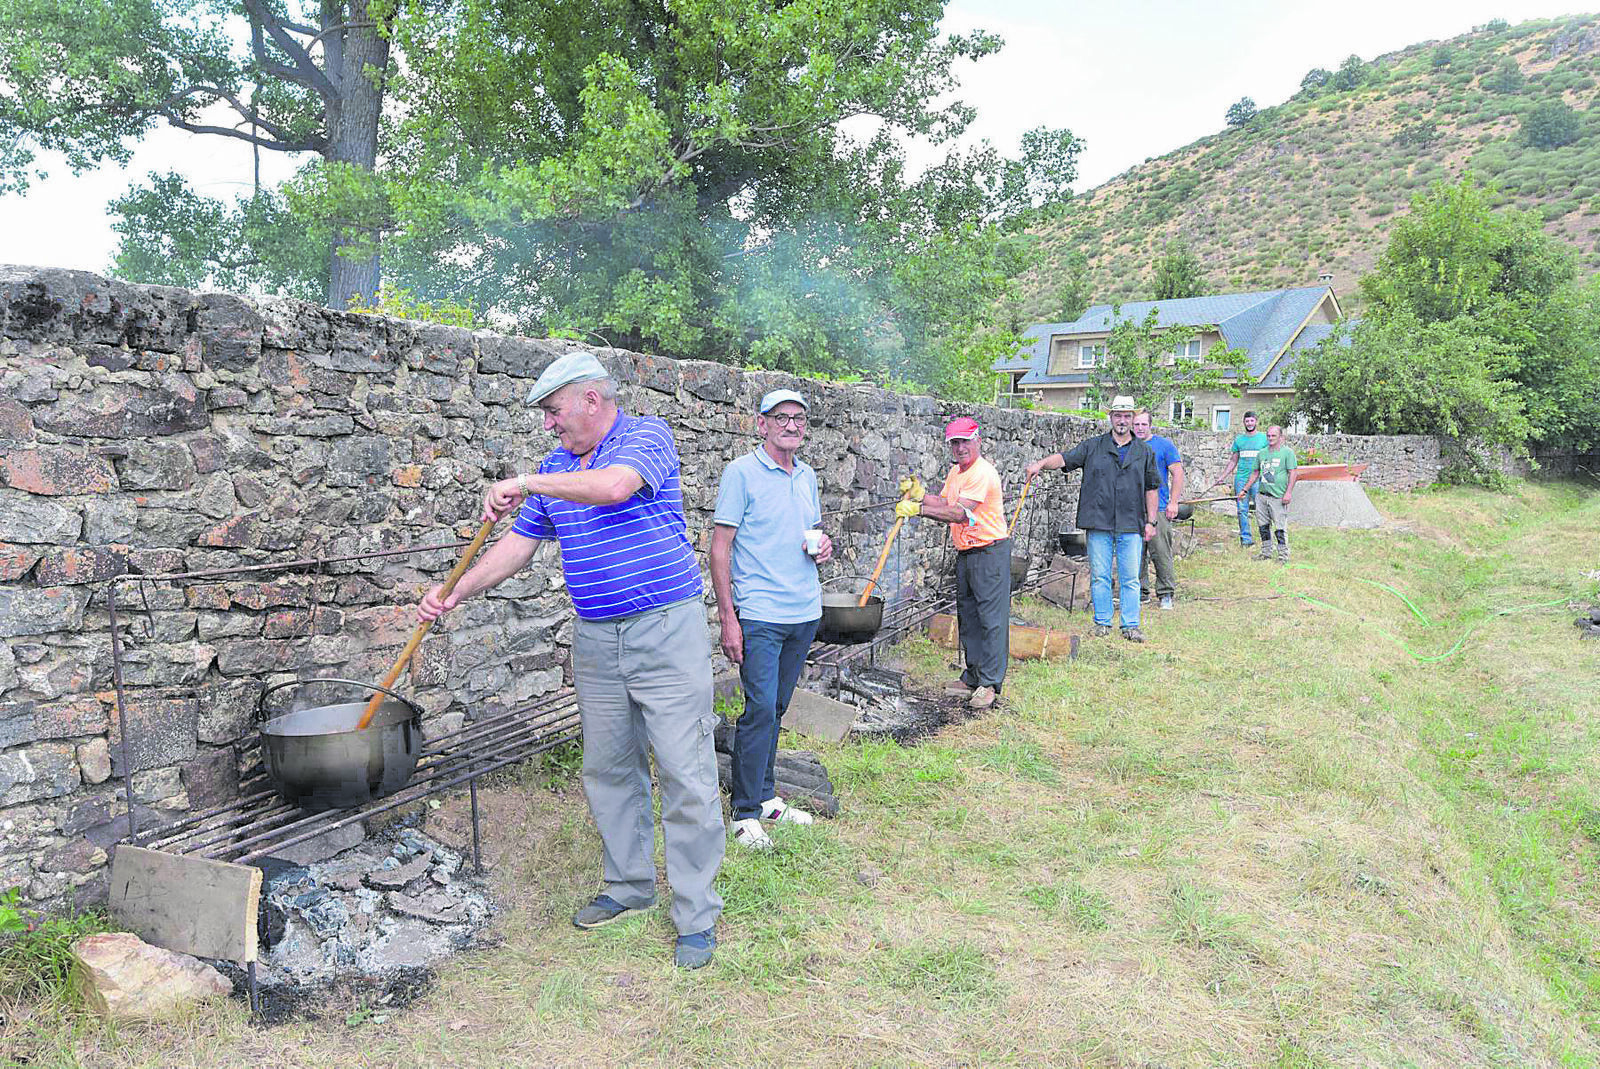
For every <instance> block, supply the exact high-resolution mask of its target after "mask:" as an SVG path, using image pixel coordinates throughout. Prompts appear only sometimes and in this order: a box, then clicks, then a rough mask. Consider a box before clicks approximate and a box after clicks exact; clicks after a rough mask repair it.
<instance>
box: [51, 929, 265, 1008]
mask: <svg viewBox="0 0 1600 1069" xmlns="http://www.w3.org/2000/svg"><path fill="white" fill-rule="evenodd" d="M72 958H73V962H74V964H75V965H76V968H75V969H74V970H73V980H74V982H75V983H76V984H77V987H78V991H79V993H80V994H81V995H82V996H83V1003H84V1005H85V1006H87V1007H88V1008H89V1009H91V1010H93V1011H94V1012H95V1013H98V1014H99V1015H100V1016H102V1017H109V1018H112V1019H114V1020H139V1019H143V1018H149V1017H161V1016H165V1015H167V1014H169V1013H172V1012H174V1011H175V1010H179V1009H182V1008H183V1007H185V1006H188V1005H190V1004H191V1003H195V1002H199V1001H201V1000H203V999H208V998H217V997H219V996H226V995H228V994H230V993H231V992H232V991H233V985H232V984H231V983H229V982H228V980H227V978H225V977H224V976H223V975H222V974H221V973H219V972H218V971H217V970H215V969H213V968H212V967H211V966H209V965H207V964H206V963H205V962H203V961H200V960H199V959H198V958H192V957H190V956H189V955H187V954H177V953H174V952H173V951H170V950H162V949H161V948H160V947H153V946H151V945H150V944H149V943H146V942H145V941H144V940H143V939H140V938H139V937H138V936H136V935H133V934H132V933H130V932H102V933H100V934H98V935H87V936H84V937H83V938H82V939H80V940H78V941H77V942H76V943H74V944H72Z"/></svg>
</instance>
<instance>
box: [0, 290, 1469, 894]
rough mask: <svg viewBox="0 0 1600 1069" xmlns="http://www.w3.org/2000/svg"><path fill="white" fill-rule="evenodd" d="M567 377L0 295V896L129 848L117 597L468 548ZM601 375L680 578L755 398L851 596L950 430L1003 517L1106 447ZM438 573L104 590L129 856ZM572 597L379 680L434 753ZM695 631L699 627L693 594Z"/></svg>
mask: <svg viewBox="0 0 1600 1069" xmlns="http://www.w3.org/2000/svg"><path fill="white" fill-rule="evenodd" d="M574 347H575V345H574V343H569V342H562V341H542V340H535V339H527V338H516V337H505V336H501V335H497V334H494V333H490V332H486V331H477V332H474V331H468V330H464V329H460V328H454V327H445V326H438V325H432V324H424V323H415V322H409V321H404V320H396V319H387V318H384V317H379V316H368V315H355V314H348V313H341V312H336V311H332V310H329V309H326V308H321V307H318V306H315V305H310V304H304V303H301V302H295V301H286V300H273V299H263V300H254V301H252V300H246V299H244V298H240V297H236V296H231V295H227V294H214V293H191V292H188V291H185V290H181V289H174V288H169V287H159V286H135V285H129V284H125V283H120V282H114V281H108V280H106V279H104V278H100V277H98V276H95V275H92V274H88V273H83V272H68V271H57V270H45V269H34V268H26V267H0V640H3V643H0V888H6V887H14V886H19V887H22V888H23V889H24V891H25V894H26V895H27V897H28V898H29V899H31V900H33V901H35V902H39V903H65V902H89V901H96V900H99V899H101V898H103V896H104V891H105V863H106V855H107V850H108V849H109V848H110V847H111V845H112V844H113V843H114V842H115V841H116V840H117V839H118V838H119V837H120V836H121V835H122V834H123V833H124V832H125V830H126V826H127V814H126V804H125V800H124V795H123V788H122V779H121V777H122V774H123V767H122V755H121V752H120V746H119V745H117V743H118V742H119V740H120V734H119V728H118V725H117V724H116V723H115V719H116V716H115V701H114V694H113V692H112V671H111V669H112V665H111V640H110V635H109V630H108V618H107V613H106V590H107V582H106V581H107V580H109V579H111V578H112V577H115V576H119V575H126V574H136V575H137V574H143V575H156V574H162V573H171V572H177V571H192V570H200V569H212V568H226V567H234V566H238V565H242V564H254V563H262V562H273V561H284V560H289V559H295V558H298V557H309V556H317V557H328V556H356V557H361V555H363V554H368V553H372V552H375V551H379V550H385V549H392V548H397V547H400V546H404V545H411V544H421V545H429V544H436V543H443V542H448V541H453V540H455V539H456V538H459V537H466V536H469V535H470V534H471V533H472V531H473V529H474V528H475V526H476V520H475V517H476V514H477V510H478V507H479V501H480V495H481V493H482V490H483V487H484V485H485V483H486V482H487V481H489V480H490V479H493V478H499V477H501V476H503V475H505V474H507V473H511V472H514V471H516V470H525V469H527V468H530V467H531V466H532V465H533V464H534V463H536V461H537V458H539V457H540V456H542V455H543V454H544V453H546V452H547V451H548V450H549V448H550V447H551V439H550V438H549V436H548V435H546V434H545V433H544V432H543V430H542V428H541V426H540V420H539V419H538V417H537V413H536V412H534V411H532V410H530V409H529V408H528V406H527V405H526V404H525V403H524V398H525V396H526V393H527V388H528V386H529V384H530V383H531V381H532V380H533V379H534V378H535V377H536V376H537V375H538V373H539V371H541V370H542V369H543V368H544V366H545V365H546V364H547V363H548V362H549V361H550V360H551V359H553V358H555V357H556V356H558V355H560V354H561V353H563V352H566V351H568V350H570V349H572V348H574ZM600 355H601V357H602V359H603V360H605V362H606V363H607V365H608V366H609V367H610V368H611V369H612V371H613V372H614V374H615V375H616V377H617V379H618V381H619V383H620V384H621V387H622V402H623V405H624V407H625V408H626V409H628V410H629V411H633V412H638V413H647V414H652V415H659V416H661V417H662V418H664V419H666V420H667V421H668V422H669V423H670V424H671V425H672V427H673V429H674V431H675V434H676V436H677V441H678V445H679V449H680V452H681V454H682V459H683V485H684V495H685V500H686V503H687V511H688V522H689V533H690V537H691V538H692V539H693V540H694V541H695V544H696V545H697V546H698V547H699V548H700V549H701V550H702V552H703V551H704V549H705V547H706V545H707V544H708V542H709V527H710V522H711V519H710V517H711V508H712V505H713V499H714V496H715V492H716V486H717V480H718V477H719V475H720V473H721V470H722V468H723V466H724V465H725V464H726V463H727V462H728V461H729V460H731V459H733V458H734V457H735V456H737V455H739V454H741V453H743V452H744V451H745V450H747V449H749V448H751V447H752V445H753V444H754V439H753V433H754V420H753V416H752V409H753V405H754V401H755V399H756V398H757V397H759V396H760V395H761V394H762V393H764V392H765V391H767V390H769V389H772V388H775V387H777V386H791V387H794V388H797V389H800V390H801V391H802V392H804V393H805V394H806V395H807V396H808V397H809V398H811V399H812V401H813V407H812V410H811V411H812V416H813V420H814V428H813V430H812V432H811V435H810V440H809V442H808V445H807V447H806V449H805V451H804V453H803V456H804V457H805V459H807V460H808V461H809V462H810V463H811V464H812V465H813V466H814V467H815V468H816V469H817V471H818V474H819V476H820V483H821V487H822V494H823V507H824V513H825V520H824V526H825V527H826V528H827V529H828V530H829V531H830V533H832V534H833V535H834V537H835V540H836V543H837V545H838V552H839V556H840V564H839V565H837V566H833V565H830V566H829V567H828V569H827V573H826V574H831V575H860V574H863V573H867V572H870V570H871V568H872V565H873V563H874V561H875V559H876V556H877V553H878V551H879V550H880V549H881V546H882V540H883V537H884V535H885V533H886V532H887V529H888V527H889V524H890V517H889V512H888V510H887V509H886V508H882V507H879V508H876V509H870V510H864V511H862V510H859V509H860V508H861V506H864V505H868V504H870V503H875V502H878V503H881V502H887V501H892V499H893V498H894V497H895V496H896V495H897V491H896V489H895V484H896V483H897V482H898V480H899V479H900V477H901V476H902V475H904V474H906V473H908V472H912V471H915V472H917V473H918V474H920V475H921V476H922V478H923V479H924V481H926V482H928V483H929V485H930V486H931V487H932V488H933V489H935V490H937V488H938V486H939V483H940V481H941V480H942V478H943V474H944V472H945V470H946V469H947V467H948V461H947V459H946V457H947V454H946V452H945V449H944V445H943V440H942V435H941V428H942V426H943V424H944V422H945V421H946V420H948V419H949V418H951V417H952V416H954V415H956V414H966V413H970V414H974V415H976V416H977V418H978V419H979V420H980V421H981V422H982V423H983V426H984V434H985V442H986V453H987V454H988V455H989V456H990V457H991V458H992V459H993V460H994V461H995V462H996V464H997V465H998V466H999V467H1000V470H1001V472H1002V475H1003V476H1004V478H1005V481H1006V486H1007V499H1008V510H1009V509H1010V508H1011V507H1012V504H1011V503H1014V502H1015V500H1016V495H1017V493H1018V492H1019V491H1020V489H1021V485H1022V469H1023V466H1024V465H1025V464H1026V463H1027V462H1028V461H1029V460H1031V459H1033V458H1034V457H1037V456H1040V455H1043V454H1045V453H1048V452H1053V451H1055V450H1056V449H1059V448H1062V447H1063V446H1070V445H1071V444H1074V443H1075V442H1077V441H1080V440H1082V439H1083V438H1084V437H1087V436H1088V435H1090V434H1092V433H1096V432H1097V431H1098V430H1099V429H1100V428H1099V426H1098V425H1096V424H1094V423H1091V422H1088V421H1085V420H1081V419H1077V418H1074V417H1070V416H1065V415H1057V414H1048V413H1037V412H1027V411H1019V410H1012V409H1000V408H992V407H988V406H977V407H976V408H974V407H973V406H963V405H951V404H945V403H942V402H939V401H937V400H935V399H934V398H931V397H926V396H907V395H903V394H897V393H892V392H888V391H885V390H881V389H877V388H874V387H868V386H858V385H840V384H826V383H818V382H810V381H805V380H800V379H796V378H795V377H793V376H790V375H785V374H780V373H773V372H749V371H740V370H738V369H736V368H731V367H728V366H726V365H722V364H717V363H710V362H701V361H682V362H680V361H674V360H668V359H663V358H661V357H655V356H649V355H643V354H637V353H629V352H621V351H615V350H612V351H606V352H602V353H601V354H600ZM1178 441H1179V443H1180V446H1181V448H1182V449H1183V451H1184V453H1185V456H1186V459H1190V460H1192V463H1193V465H1194V467H1195V469H1196V471H1195V474H1194V477H1196V478H1199V479H1201V480H1207V479H1209V478H1210V477H1211V475H1212V474H1213V473H1215V472H1216V471H1219V470H1220V468H1221V466H1222V465H1223V464H1225V463H1226V457H1227V444H1228V437H1227V436H1225V435H1207V434H1199V433H1194V432H1184V433H1182V434H1180V435H1179V436H1178ZM1302 441H1304V442H1306V443H1308V444H1316V445H1317V446H1318V447H1319V448H1323V449H1325V450H1326V451H1327V452H1329V453H1330V454H1333V455H1336V456H1338V457H1339V459H1342V460H1349V461H1353V462H1367V463H1370V464H1371V465H1372V467H1371V468H1370V469H1369V471H1368V473H1367V480H1368V481H1369V482H1370V483H1372V484H1373V485H1378V486H1384V487H1386V488H1389V489H1396V490H1404V489H1410V488H1412V487H1416V486H1424V485H1427V484H1429V483H1431V482H1432V481H1433V480H1434V478H1435V476H1436V474H1437V471H1438V465H1439V459H1438V454H1439V449H1438V444H1437V443H1436V442H1434V441H1433V440H1432V439H1398V438H1396V439H1359V438H1318V437H1311V438H1305V439H1302ZM1075 497H1076V480H1063V479H1061V478H1060V477H1056V476H1052V477H1049V478H1047V479H1046V480H1045V481H1044V482H1043V484H1042V485H1041V486H1039V487H1036V488H1035V490H1034V492H1033V493H1032V494H1030V497H1029V504H1028V510H1027V513H1026V514H1025V516H1024V519H1023V522H1022V524H1021V528H1020V531H1019V538H1018V542H1019V545H1021V546H1024V547H1025V548H1026V549H1027V550H1028V551H1029V553H1030V554H1031V555H1032V556H1033V557H1034V559H1035V560H1038V561H1044V560H1046V559H1048V557H1049V556H1050V554H1051V553H1052V552H1053V551H1054V541H1055V528H1056V526H1058V524H1059V522H1060V520H1061V518H1062V517H1063V516H1066V517H1070V516H1071V512H1070V510H1071V509H1072V508H1073V507H1074V505H1075ZM851 510H858V511H851ZM946 544H947V538H946V537H945V533H944V529H943V528H942V527H941V526H938V525H935V524H933V523H931V522H929V521H917V522H914V523H912V524H909V525H907V527H906V530H905V532H904V533H903V534H902V536H901V538H900V540H899V542H898V543H897V545H896V549H895V552H894V554H893V555H892V556H891V559H890V562H889V565H888V567H887V568H886V569H885V573H884V580H883V585H884V588H885V590H886V592H887V593H888V594H889V595H890V597H891V598H893V597H899V596H907V595H909V594H912V593H914V592H916V591H917V590H919V589H921V588H923V587H926V586H927V585H929V584H930V583H934V582H936V581H937V577H938V575H939V573H940V570H941V569H944V568H948V567H949V557H948V550H947V548H946ZM455 555H456V554H455V551H439V552H433V553H429V554H425V555H421V556H413V557H401V558H387V559H374V558H366V559H357V560H354V561H352V562H347V563H344V564H335V565H330V566H328V567H326V568H323V569H318V570H315V571H308V572H296V573H288V574H283V573H272V574H266V575H262V576H256V577H249V578H243V579H233V580H229V581H213V582H188V583H178V582H159V581H148V582H123V583H121V584H119V590H120V593H119V606H120V607H121V608H122V610H123V611H124V612H125V613H127V618H126V619H125V621H124V624H123V627H122V637H123V639H124V642H125V644H126V658H125V664H124V680H125V683H126V686H127V694H128V698H129V707H128V717H129V728H130V731H131V734H130V741H131V748H130V762H131V764H132V768H133V773H134V775H133V788H134V804H135V805H136V807H138V813H137V817H138V820H139V823H140V826H141V827H148V826H149V825H150V823H151V822H159V821H161V820H162V819H165V818H170V817H172V816H173V815H176V814H181V813H183V812H185V811H188V810H191V809H198V808H203V807H209V806H213V805H217V804H220V803H222V802H225V801H227V800H229V799H230V798H232V797H234V796H236V792H237V785H238V782H239V776H240V773H241V771H242V770H244V769H245V768H247V767H248V766H249V764H250V763H251V762H252V761H253V760H254V751H253V750H251V749H249V748H248V747H247V746H246V745H245V743H247V742H248V741H249V740H250V739H251V737H252V736H253V727H252V723H251V720H252V716H253V709H254V705H255V701H256V698H257V696H258V695H259V693H260V691H261V689H262V688H263V687H264V686H266V685H268V684H269V683H272V682H277V681H280V680H287V679H294V678H301V679H304V678H310V677H312V676H316V675H328V676H341V677H347V678H352V679H357V680H370V679H377V678H380V677H381V676H382V674H383V672H384V670H385V669H386V668H387V667H388V665H389V664H390V663H392V661H393V658H394V656H395V654H396V652H397V651H398V649H399V647H400V646H401V644H403V642H404V641H405V639H406V638H407V637H408V635H409V633H410V630H411V628H412V625H413V622H414V616H413V607H414V604H415V601H416V599H417V597H418V596H420V593H421V592H422V591H423V590H425V589H426V588H427V586H428V585H430V584H431V583H433V582H437V581H438V580H439V579H440V578H442V576H443V573H444V572H446V571H447V570H448V569H449V568H450V566H451V565H452V564H453V563H454V560H455ZM562 586H563V584H562V577H561V572H560V568H559V564H558V562H557V561H556V560H555V559H554V555H553V554H552V555H549V556H548V557H547V558H546V559H544V560H540V561H536V562H535V563H534V565H533V566H531V567H530V568H529V569H528V570H527V571H526V572H525V573H524V574H522V575H520V576H518V577H516V578H514V579H512V580H510V581H508V582H507V583H505V584H503V585H502V586H501V587H499V588H498V589H496V590H495V591H494V592H492V594H490V595H489V596H487V597H484V598H482V599H478V600H476V601H473V602H470V603H468V604H467V605H464V606H462V607H461V608H460V609H458V610H457V611H456V612H454V613H452V614H451V615H450V616H449V617H448V618H446V620H444V621H442V622H441V624H440V626H438V627H436V628H435V629H434V631H433V632H432V633H431V634H430V635H429V637H428V639H427V640H426V642H425V643H424V644H423V646H422V647H421V649H420V650H419V652H418V655H417V657H416V658H415V660H414V661H413V663H412V666H411V669H410V672H409V675H408V676H404V677H402V680H401V686H402V688H403V689H404V690H405V691H406V692H407V693H408V694H410V695H411V696H412V697H413V698H414V699H415V700H416V701H418V702H419V704H421V705H422V707H423V708H424V710H425V714H426V718H425V724H426V726H427V727H428V729H429V730H430V731H442V730H449V729H452V728H454V727H456V726H458V725H459V724H461V723H462V722H463V721H465V720H467V719H470V718H476V717H479V716H485V715H491V714H492V713H493V712H495V711H496V710H497V709H501V708H503V707H505V706H506V705H508V704H511V703H519V702H522V701H525V700H527V699H529V698H531V697H534V696H536V695H539V694H543V693H548V692H549V691H551V690H553V689H555V688H558V687H560V686H562V685H563V683H564V681H565V680H566V678H567V676H566V661H567V649H566V647H567V645H568V641H569V636H570V630H571V625H570V605H569V603H568V602H567V600H566V597H565V594H564V591H563V589H562ZM708 588H709V584H708ZM707 606H708V609H707V611H708V618H709V616H710V615H711V614H713V613H714V610H713V609H712V608H711V607H710V597H709V591H708V596H707ZM146 607H148V612H146ZM719 660H720V657H719ZM297 696H298V697H302V698H304V697H306V695H303V694H302V695H297ZM311 697H312V698H313V699H314V700H318V701H325V700H333V699H332V697H331V695H330V694H327V693H324V694H320V695H312V696H311ZM340 700H349V699H348V697H347V696H341V699H340Z"/></svg>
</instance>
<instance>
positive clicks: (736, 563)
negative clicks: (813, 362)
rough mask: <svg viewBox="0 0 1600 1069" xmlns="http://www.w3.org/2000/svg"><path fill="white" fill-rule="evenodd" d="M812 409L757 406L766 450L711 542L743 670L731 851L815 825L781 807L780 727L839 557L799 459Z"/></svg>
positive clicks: (728, 639)
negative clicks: (822, 574)
mask: <svg viewBox="0 0 1600 1069" xmlns="http://www.w3.org/2000/svg"><path fill="white" fill-rule="evenodd" d="M806 411H807V406H806V401H805V398H803V397H801V396H800V395H799V394H798V393H795V392H794V391H793V390H772V391H770V392H768V393H767V394H765V395H764V396H763V397H762V398H761V401H760V402H759V403H758V404H757V405H756V434H758V435H760V437H761V444H760V445H758V446H756V448H754V449H752V450H751V451H750V452H748V453H746V454H745V455H744V456H742V457H739V458H738V459H736V460H734V461H733V463H731V464H729V465H728V466H727V467H726V468H724V469H723V472H722V482H721V485H720V486H719V487H718V489H717V508H716V512H715V514H714V516H713V520H714V522H715V523H716V528H715V530H713V531H712V534H711V586H712V589H714V590H715V591H716V594H717V616H718V618H719V619H720V621H721V624H722V652H723V653H725V654H727V655H728V660H730V661H732V662H734V663H735V664H737V665H738V666H739V682H740V685H741V687H742V689H743V691H744V713H743V714H742V715H741V716H740V717H739V720H738V723H737V724H736V725H735V726H734V735H733V791H732V794H733V841H734V842H736V843H739V844H740V845H741V846H747V847H749V848H751V849H754V850H768V849H771V848H772V838H771V836H769V835H768V834H767V832H766V830H765V829H764V828H762V826H761V822H762V821H763V820H765V821H771V822H774V823H785V822H787V823H791V824H810V823H811V814H810V813H807V812H806V811H805V810H803V809H800V808H798V807H796V806H792V805H790V804H789V803H787V802H785V801H784V800H783V799H782V798H780V797H778V790H777V786H776V783H775V781H774V777H773V764H774V762H775V761H776V760H777V757H778V722H779V721H780V720H782V719H783V714H784V711H785V710H786V709H788V708H789V699H790V697H792V696H793V695H794V688H795V684H796V683H798V682H799V681H800V670H801V669H802V668H803V667H804V666H805V662H806V654H807V653H808V652H809V651H810V649H811V639H812V638H813V637H814V636H815V635H816V633H817V624H818V623H819V622H820V621H821V619H822V584H821V583H820V582H818V580H817V565H819V564H822V563H824V562H826V561H827V560H828V559H829V558H830V557H832V556H833V542H832V540H831V539H829V538H828V536H827V535H826V534H824V533H822V531H821V529H820V528H819V526H818V525H819V524H820V523H821V522H822V500H821V498H820V496H819V495H818V492H817V473H816V472H815V471H813V470H812V469H811V466H810V465H809V464H807V463H806V462H805V461H803V460H800V459H799V458H798V457H796V456H795V453H796V452H797V451H798V450H799V449H800V446H801V444H802V443H804V442H805V438H806Z"/></svg>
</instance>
